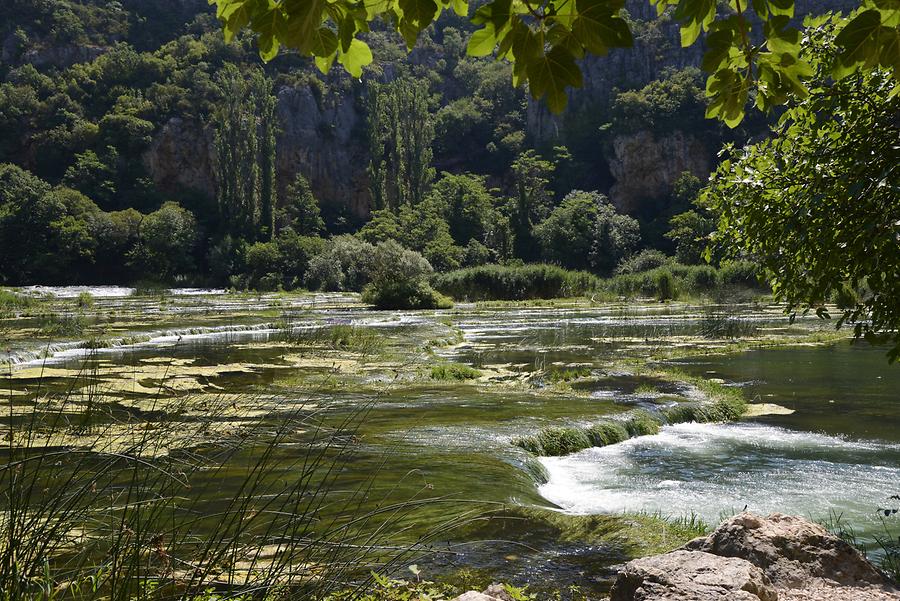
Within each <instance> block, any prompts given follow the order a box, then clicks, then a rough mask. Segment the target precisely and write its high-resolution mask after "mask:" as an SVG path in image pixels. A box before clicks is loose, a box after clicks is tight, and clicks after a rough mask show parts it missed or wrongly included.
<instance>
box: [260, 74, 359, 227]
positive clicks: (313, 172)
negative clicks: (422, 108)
mask: <svg viewBox="0 0 900 601" xmlns="http://www.w3.org/2000/svg"><path fill="white" fill-rule="evenodd" d="M277 112H278V123H279V126H280V127H281V133H280V134H279V135H278V157H277V161H278V164H277V168H278V184H279V189H280V190H283V189H284V188H285V187H286V186H287V185H288V184H290V182H291V180H293V178H294V177H295V176H296V174H297V172H298V171H299V172H300V173H303V175H304V176H305V177H306V178H307V179H308V180H309V183H310V186H311V187H312V189H313V191H314V192H315V194H316V196H317V198H318V199H319V201H320V202H321V203H322V204H323V205H332V206H334V205H339V206H340V205H343V206H344V207H347V208H348V209H349V210H350V212H351V213H352V214H353V215H355V216H358V217H364V216H366V215H368V213H369V192H368V185H367V179H366V178H367V176H366V168H367V166H368V162H369V159H368V154H367V150H368V149H367V147H366V134H365V127H366V123H365V119H366V117H365V114H364V112H363V111H362V110H360V108H359V107H358V106H357V103H356V99H355V97H354V95H353V94H337V93H335V94H327V95H325V96H320V95H317V94H314V93H313V89H312V88H311V87H310V86H298V87H285V88H282V89H281V90H279V91H278V107H277Z"/></svg>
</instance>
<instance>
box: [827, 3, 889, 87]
mask: <svg viewBox="0 0 900 601" xmlns="http://www.w3.org/2000/svg"><path fill="white" fill-rule="evenodd" d="M880 29H881V13H880V12H879V11H878V10H877V9H869V10H865V11H862V12H861V13H859V14H858V15H856V16H855V17H854V18H853V19H852V20H851V21H850V22H849V23H847V24H846V25H845V26H844V28H843V29H841V31H840V33H838V35H837V37H836V38H835V40H834V42H835V44H837V45H838V46H840V47H841V49H842V50H841V53H840V55H838V64H837V65H835V68H834V75H835V77H837V78H838V79H840V78H843V77H846V76H847V75H849V74H850V73H853V72H854V71H855V70H856V68H857V67H858V66H859V65H861V64H863V63H865V62H868V61H869V60H870V59H871V58H872V57H873V55H875V56H877V54H878V44H877V43H876V40H877V35H878V31H879V30H880Z"/></svg>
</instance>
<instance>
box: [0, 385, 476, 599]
mask: <svg viewBox="0 0 900 601" xmlns="http://www.w3.org/2000/svg"><path fill="white" fill-rule="evenodd" d="M84 377H85V378H88V379H90V378H91V374H90V373H89V372H86V373H85V374H84ZM73 382H74V381H73ZM88 388H90V387H88ZM96 395H97V391H96V390H93V391H90V390H89V391H88V392H87V393H83V392H81V391H80V390H79V389H77V388H76V385H75V384H74V383H73V386H72V389H71V390H70V391H69V392H68V393H66V394H64V395H62V396H61V397H59V398H53V397H38V399H36V400H35V401H34V402H33V406H32V407H31V409H30V410H26V411H23V410H22V408H21V404H18V405H16V404H14V403H13V400H12V399H13V397H11V396H10V397H9V399H8V411H7V415H6V416H5V419H3V422H4V423H3V429H4V430H5V433H4V434H5V438H4V440H5V441H6V443H5V444H4V446H3V448H2V450H0V491H2V496H0V510H2V515H3V519H2V520H0V599H3V600H4V601H18V600H27V601H50V600H51V599H61V598H73V599H84V600H92V599H108V600H126V599H127V600H131V599H160V600H162V599H176V598H178V599H185V598H202V597H209V596H210V594H211V593H215V595H216V596H217V598H245V599H250V598H254V599H255V598H260V599H262V598H275V597H285V598H296V599H311V600H314V599H321V598H324V597H326V596H327V595H329V594H331V593H333V592H335V591H338V590H348V589H350V590H357V589H358V590H362V589H363V588H364V587H365V586H366V585H367V583H368V582H369V579H370V578H371V571H372V569H374V568H376V567H385V566H387V567H390V566H392V565H396V563H397V562H398V561H399V560H400V558H402V557H405V556H407V555H408V554H410V553H412V552H416V551H417V550H419V549H420V546H419V545H420V544H421V543H426V542H427V541H428V538H427V537H419V539H418V540H416V541H414V542H413V543H410V544H408V545H406V546H402V547H385V546H384V545H382V542H383V541H384V540H385V538H386V537H387V535H389V534H391V535H395V534H397V533H398V532H403V530H404V528H406V527H407V526H405V525H404V523H405V522H408V516H409V515H410V513H411V512H412V511H414V510H415V509H416V508H417V507H421V506H422V504H424V503H429V502H432V501H434V500H433V499H429V498H426V497H424V496H422V497H415V496H414V497H413V498H408V499H403V500H400V501H398V500H396V499H395V497H394V496H391V495H390V494H386V493H381V492H379V490H378V489H377V488H376V487H375V478H376V475H377V471H373V472H372V473H371V474H369V475H368V476H365V477H363V478H362V479H361V480H357V481H354V482H352V483H350V485H349V486H347V485H346V483H345V482H343V481H342V480H341V474H342V472H343V469H344V467H345V466H346V465H348V464H349V463H350V462H352V461H354V459H355V455H356V453H357V446H358V438H357V437H356V429H357V426H358V425H359V424H360V423H361V422H362V421H363V420H365V419H366V416H367V412H368V409H369V407H370V405H363V406H360V407H358V408H357V409H356V410H354V411H350V412H348V413H344V414H342V416H335V415H328V414H327V412H325V411H323V410H322V409H319V408H317V407H315V406H312V405H308V404H305V403H303V402H299V403H297V404H295V405H293V406H292V407H291V408H287V409H280V410H278V411H277V412H275V413H272V414H269V415H266V416H263V417H255V418H254V417H250V416H249V414H246V413H242V412H240V411H236V409H235V408H236V407H247V408H253V407H257V406H259V403H258V402H257V401H258V400H259V399H254V398H253V397H249V396H246V397H242V398H241V399H239V400H237V401H235V400H234V398H233V397H222V398H219V399H214V400H209V399H204V400H203V405H202V409H196V408H195V409H193V410H192V409H191V401H190V399H185V401H184V407H183V409H182V410H179V411H174V412H173V411H171V410H167V411H162V408H163V405H162V403H161V404H160V408H159V410H157V409H155V408H153V407H151V408H150V409H149V410H146V411H132V412H126V413H124V414H123V413H122V412H121V411H120V410H114V409H112V408H111V406H110V405H109V404H107V403H100V402H99V399H98V398H96ZM154 406H155V404H154ZM326 417H327V418H326ZM423 490H424V489H423ZM381 494H384V495H385V496H384V498H383V499H382V500H381V501H380V502H379V501H378V497H379V495H381ZM422 494H427V493H422ZM454 519H462V518H454ZM451 521H452V520H448V524H445V525H446V526H447V527H450V526H451V524H449V522H451ZM440 526H441V524H438V525H436V527H435V532H439V527H440Z"/></svg>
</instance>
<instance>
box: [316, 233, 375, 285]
mask: <svg viewBox="0 0 900 601" xmlns="http://www.w3.org/2000/svg"><path fill="white" fill-rule="evenodd" d="M374 255H375V246H374V245H372V244H369V243H368V242H363V241H362V240H360V239H358V238H355V237H353V236H348V235H345V236H336V237H335V238H332V239H331V240H330V241H329V242H328V243H327V244H326V245H325V248H324V249H323V250H322V252H321V253H319V254H317V255H316V256H314V257H313V258H312V259H310V261H309V268H308V269H307V272H306V284H307V286H308V287H309V289H310V290H329V291H338V290H342V291H346V290H353V291H356V292H359V291H360V290H362V289H363V288H364V287H365V285H366V284H368V283H369V281H370V279H371V277H372V260H373V257H374Z"/></svg>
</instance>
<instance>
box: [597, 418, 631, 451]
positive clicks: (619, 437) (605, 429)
mask: <svg viewBox="0 0 900 601" xmlns="http://www.w3.org/2000/svg"><path fill="white" fill-rule="evenodd" d="M587 434H588V436H589V437H590V439H591V442H592V443H593V445H594V446H595V447H605V446H608V445H611V444H616V443H617V442H623V441H625V440H628V438H629V435H628V430H626V429H625V426H624V425H623V424H622V423H620V422H613V421H609V422H600V423H599V424H594V425H593V426H591V427H590V428H588V430H587Z"/></svg>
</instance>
